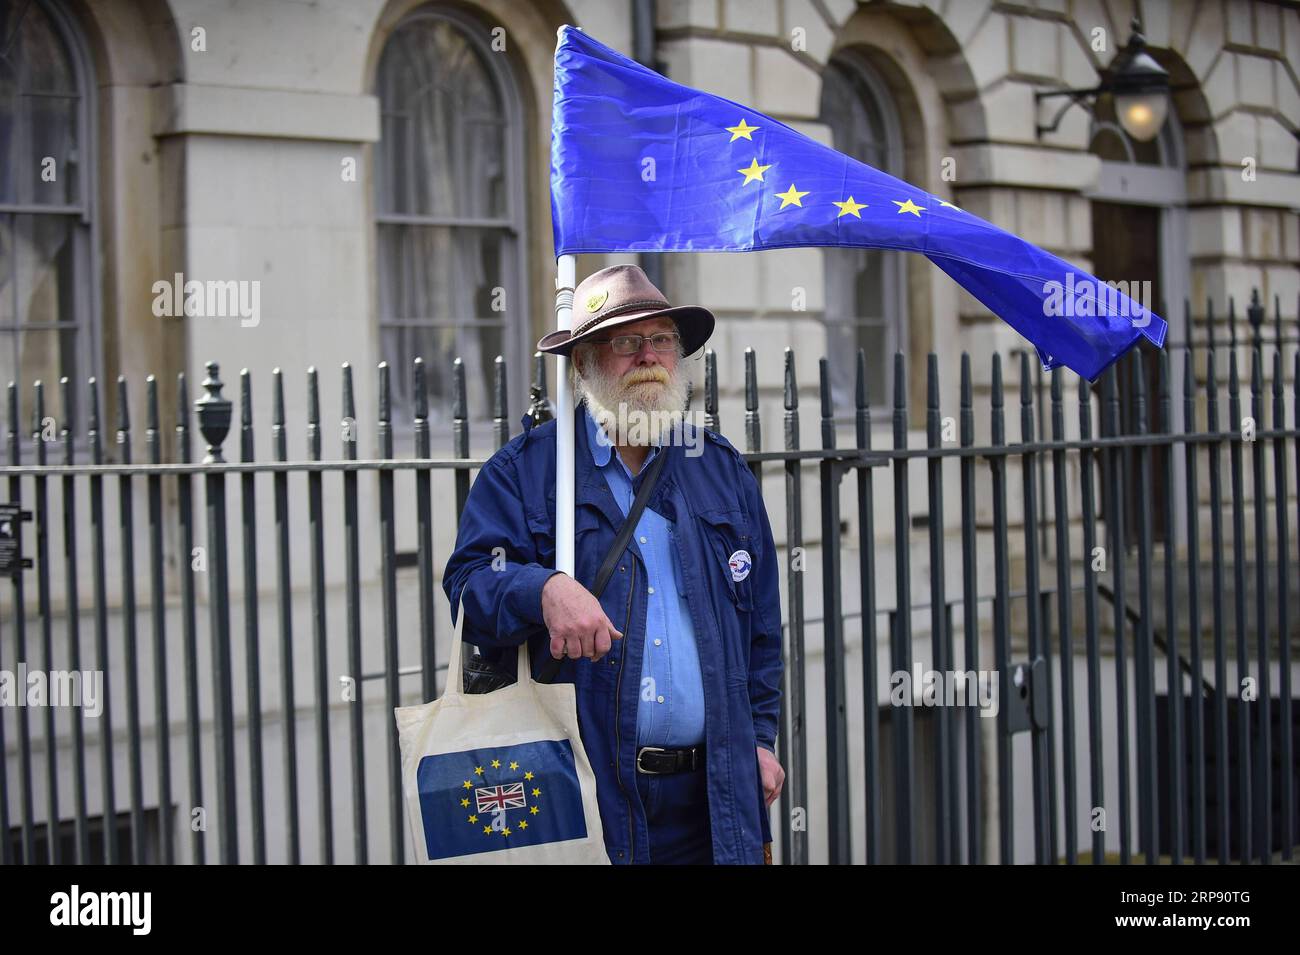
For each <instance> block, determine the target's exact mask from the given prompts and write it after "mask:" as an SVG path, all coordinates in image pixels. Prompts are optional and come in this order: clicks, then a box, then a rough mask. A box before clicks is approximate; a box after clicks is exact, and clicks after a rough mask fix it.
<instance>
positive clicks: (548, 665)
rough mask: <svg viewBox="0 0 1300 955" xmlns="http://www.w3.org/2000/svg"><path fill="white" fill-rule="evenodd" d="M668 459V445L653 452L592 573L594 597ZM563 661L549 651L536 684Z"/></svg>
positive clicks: (551, 675) (606, 580)
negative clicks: (601, 560)
mask: <svg viewBox="0 0 1300 955" xmlns="http://www.w3.org/2000/svg"><path fill="white" fill-rule="evenodd" d="M667 459H668V448H666V447H664V448H660V449H659V453H658V454H656V455H655V459H654V461H653V462H652V463H651V465H650V468H649V470H647V471H646V473H645V477H643V478H642V479H641V487H640V488H639V489H638V490H637V492H636V498H635V499H634V500H633V501H632V507H631V508H629V509H628V512H627V517H626V518H624V519H623V526H622V527H620V528H619V531H618V536H617V537H615V538H614V544H613V546H612V547H610V549H609V553H607V554H606V555H605V562H604V563H603V564H601V565H600V570H599V571H598V572H597V573H596V587H595V589H594V590H593V591H592V594H594V595H595V597H596V599H597V600H599V599H600V595H601V594H602V593H604V591H605V585H606V584H608V583H609V578H610V577H612V576H613V575H614V567H615V565H616V564H618V562H619V560H620V559H621V558H622V556H623V552H624V551H625V550H627V544H628V541H630V540H631V539H632V534H633V533H634V532H635V531H636V525H637V522H638V521H639V520H641V512H642V511H644V510H645V508H646V503H647V502H648V501H649V500H650V495H651V494H652V493H653V492H654V489H655V485H656V484H658V483H659V474H660V472H661V471H663V469H664V461H666V460H667ZM563 662H564V661H563V660H557V659H555V657H553V656H550V655H549V654H548V655H547V657H546V660H545V661H544V662H543V663H542V665H541V667H540V672H538V674H537V677H536V679H537V682H538V683H550V682H552V681H553V680H554V679H555V675H556V674H557V673H559V672H560V664H561V663H563Z"/></svg>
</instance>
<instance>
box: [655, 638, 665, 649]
mask: <svg viewBox="0 0 1300 955" xmlns="http://www.w3.org/2000/svg"><path fill="white" fill-rule="evenodd" d="M661 643H663V641H662V640H660V639H659V638H658V637H655V646H656V647H657V646H659V645H660V644H661Z"/></svg>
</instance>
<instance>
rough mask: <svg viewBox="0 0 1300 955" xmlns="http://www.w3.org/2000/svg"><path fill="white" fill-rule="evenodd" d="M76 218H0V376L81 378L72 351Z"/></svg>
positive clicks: (16, 378) (28, 381)
mask: <svg viewBox="0 0 1300 955" xmlns="http://www.w3.org/2000/svg"><path fill="white" fill-rule="evenodd" d="M78 228H80V227H79V225H78V224H77V223H76V221H75V220H73V219H70V218H67V217H64V216H44V215H43V216H32V215H7V216H3V217H0V338H3V340H4V344H3V347H0V376H3V377H2V379H0V380H2V381H9V380H10V379H12V380H14V381H19V382H22V383H24V385H30V384H31V382H32V381H33V380H34V379H36V378H40V379H42V380H44V381H46V382H47V383H49V384H50V385H51V386H52V387H56V386H57V383H58V380H59V378H60V377H62V376H64V375H66V376H68V377H69V378H71V379H72V380H73V381H76V382H78V383H79V384H80V381H81V379H82V378H83V377H84V375H83V370H82V369H81V368H80V367H79V359H78V355H77V348H78V344H79V343H78V341H77V336H78V332H77V324H76V322H77V309H76V297H75V289H76V281H77V275H76V256H75V255H74V246H75V241H76V235H75V233H76V230H77V229H78Z"/></svg>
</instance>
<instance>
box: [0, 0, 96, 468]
mask: <svg viewBox="0 0 1300 955" xmlns="http://www.w3.org/2000/svg"><path fill="white" fill-rule="evenodd" d="M31 8H38V9H39V10H40V11H41V12H42V13H44V14H45V15H46V17H47V18H48V19H49V21H50V23H51V24H52V25H53V28H54V29H55V31H56V32H57V34H58V37H59V39H60V40H61V41H62V42H63V45H64V48H65V49H66V50H67V52H68V59H69V63H70V66H71V69H72V79H73V82H74V83H75V84H76V89H77V108H76V110H75V115H76V122H77V123H78V129H77V139H76V143H77V153H78V157H79V162H78V164H77V170H76V174H77V177H78V178H77V202H75V203H73V204H71V205H50V206H44V205H23V204H21V203H6V202H3V201H0V216H7V215H34V216H39V215H57V216H67V217H75V219H76V223H77V225H76V227H74V230H73V240H72V241H73V249H72V255H73V269H74V275H73V279H74V281H73V282H72V287H73V308H74V311H75V313H76V316H77V317H76V321H75V323H74V333H75V335H76V339H77V344H76V354H77V359H78V367H79V369H80V371H81V373H80V374H79V375H77V376H76V380H75V381H74V382H73V400H74V401H75V403H76V406H75V408H74V409H73V410H74V416H73V420H72V424H73V432H72V438H73V450H74V452H75V453H76V456H77V458H78V459H82V460H84V459H85V456H86V455H87V454H88V453H89V449H90V442H89V439H88V438H87V436H86V428H87V420H88V416H89V411H90V384H89V379H91V378H94V379H95V381H96V382H97V383H98V385H99V390H100V402H99V407H100V422H99V425H100V428H99V430H100V434H101V435H105V434H107V433H109V432H110V431H112V430H113V426H112V422H108V421H107V420H106V415H107V413H108V411H107V409H108V401H109V399H110V398H111V396H110V395H108V393H107V391H106V390H105V381H104V373H103V370H104V351H103V347H104V346H103V340H104V336H103V322H102V315H103V312H102V294H101V286H100V268H101V262H100V251H99V217H98V216H97V215H95V212H96V210H98V208H99V188H98V181H97V177H96V176H95V175H94V172H95V169H96V167H97V159H98V156H99V137H98V130H97V115H98V114H97V110H96V104H95V102H94V96H93V95H92V94H93V91H94V89H95V87H94V84H93V79H94V70H93V68H92V60H91V56H90V51H89V48H88V46H87V44H86V38H85V35H84V33H83V31H82V30H81V28H80V26H79V25H78V23H77V21H76V18H75V17H74V16H73V15H72V14H71V13H70V12H69V11H68V10H67V9H65V7H64V5H63V4H62V2H60V0H34V2H33V3H32V4H31V7H29V8H28V9H29V10H30V9H31ZM0 39H3V38H0ZM17 317H18V314H17V309H16V308H15V318H17ZM21 327H22V325H21V324H16V325H15V327H14V329H13V330H12V332H11V331H10V330H9V329H0V332H5V333H9V334H13V335H17V334H21V332H20V331H19V329H20V328H21ZM44 327H49V326H44ZM60 327H61V325H56V326H53V329H52V333H53V334H56V335H57V334H58V331H57V329H58V328H60ZM7 344H8V343H7ZM15 368H16V371H17V374H18V375H19V377H20V378H22V379H23V380H19V381H17V382H16V384H17V386H18V401H19V406H20V411H21V412H22V414H21V416H20V419H19V422H18V425H19V429H20V434H19V437H20V441H19V448H20V454H19V463H32V462H33V461H34V460H35V458H36V455H35V452H34V450H33V449H32V433H33V426H35V427H39V422H34V420H33V419H32V417H31V415H32V411H33V402H34V398H35V390H34V387H33V382H34V381H35V379H31V380H26V379H25V378H24V377H23V370H22V369H21V368H18V367H17V365H16V363H15ZM44 384H45V404H46V415H47V416H50V409H51V407H57V408H58V409H59V412H60V415H58V416H54V417H55V422H56V424H57V425H58V427H59V429H62V427H63V422H64V421H65V420H66V419H67V413H66V411H67V409H65V408H64V407H63V404H62V400H63V399H62V394H61V387H60V382H59V381H58V380H55V381H44ZM0 385H7V382H0ZM8 415H9V410H8V409H7V408H6V409H5V422H4V429H5V432H6V433H7V432H8ZM101 444H102V447H103V452H104V459H105V460H106V461H112V460H113V459H114V454H115V453H116V445H115V444H114V442H112V441H109V440H102V439H101ZM46 454H47V459H48V460H50V461H55V460H61V459H62V454H61V451H59V450H58V446H57V445H56V446H55V447H54V448H47V450H46ZM3 457H4V460H5V461H6V462H8V461H9V456H8V453H7V451H6V452H5V454H4V455H3Z"/></svg>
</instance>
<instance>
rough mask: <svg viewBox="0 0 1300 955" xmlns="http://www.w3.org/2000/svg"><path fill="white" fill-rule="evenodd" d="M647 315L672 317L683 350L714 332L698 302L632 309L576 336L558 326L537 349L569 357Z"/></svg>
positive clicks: (694, 348)
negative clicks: (583, 344) (580, 346)
mask: <svg viewBox="0 0 1300 955" xmlns="http://www.w3.org/2000/svg"><path fill="white" fill-rule="evenodd" d="M647 318H671V319H672V320H673V321H674V322H675V323H676V324H677V331H678V333H679V334H680V335H681V336H682V353H683V354H685V355H690V354H692V353H694V352H695V351H697V350H698V349H700V348H703V347H704V343H705V342H707V341H708V340H709V336H710V335H712V334H713V324H714V319H713V313H712V312H710V311H709V310H708V309H707V308H702V307H700V306H699V305H678V306H675V307H673V308H660V309H650V310H648V311H645V312H629V313H628V314H626V315H616V316H613V317H612V318H609V319H607V320H605V321H603V322H600V323H599V324H597V325H595V326H593V327H592V328H589V329H588V330H587V331H585V332H583V333H582V334H581V335H579V336H577V337H576V338H574V337H572V335H571V333H570V332H569V331H567V330H565V329H556V330H555V331H553V332H549V333H548V334H546V335H543V336H542V337H541V339H540V340H539V341H538V342H537V350H538V351H540V352H545V353H546V354H548V355H563V356H564V357H565V358H568V357H569V356H570V355H571V354H572V353H573V349H574V348H575V347H576V346H577V345H580V344H581V343H582V342H584V341H587V340H589V339H592V338H596V337H599V336H602V335H604V334H605V333H607V332H609V331H610V329H613V328H618V327H619V326H621V325H628V324H631V323H632V322H642V321H645V320H646V319H647Z"/></svg>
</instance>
